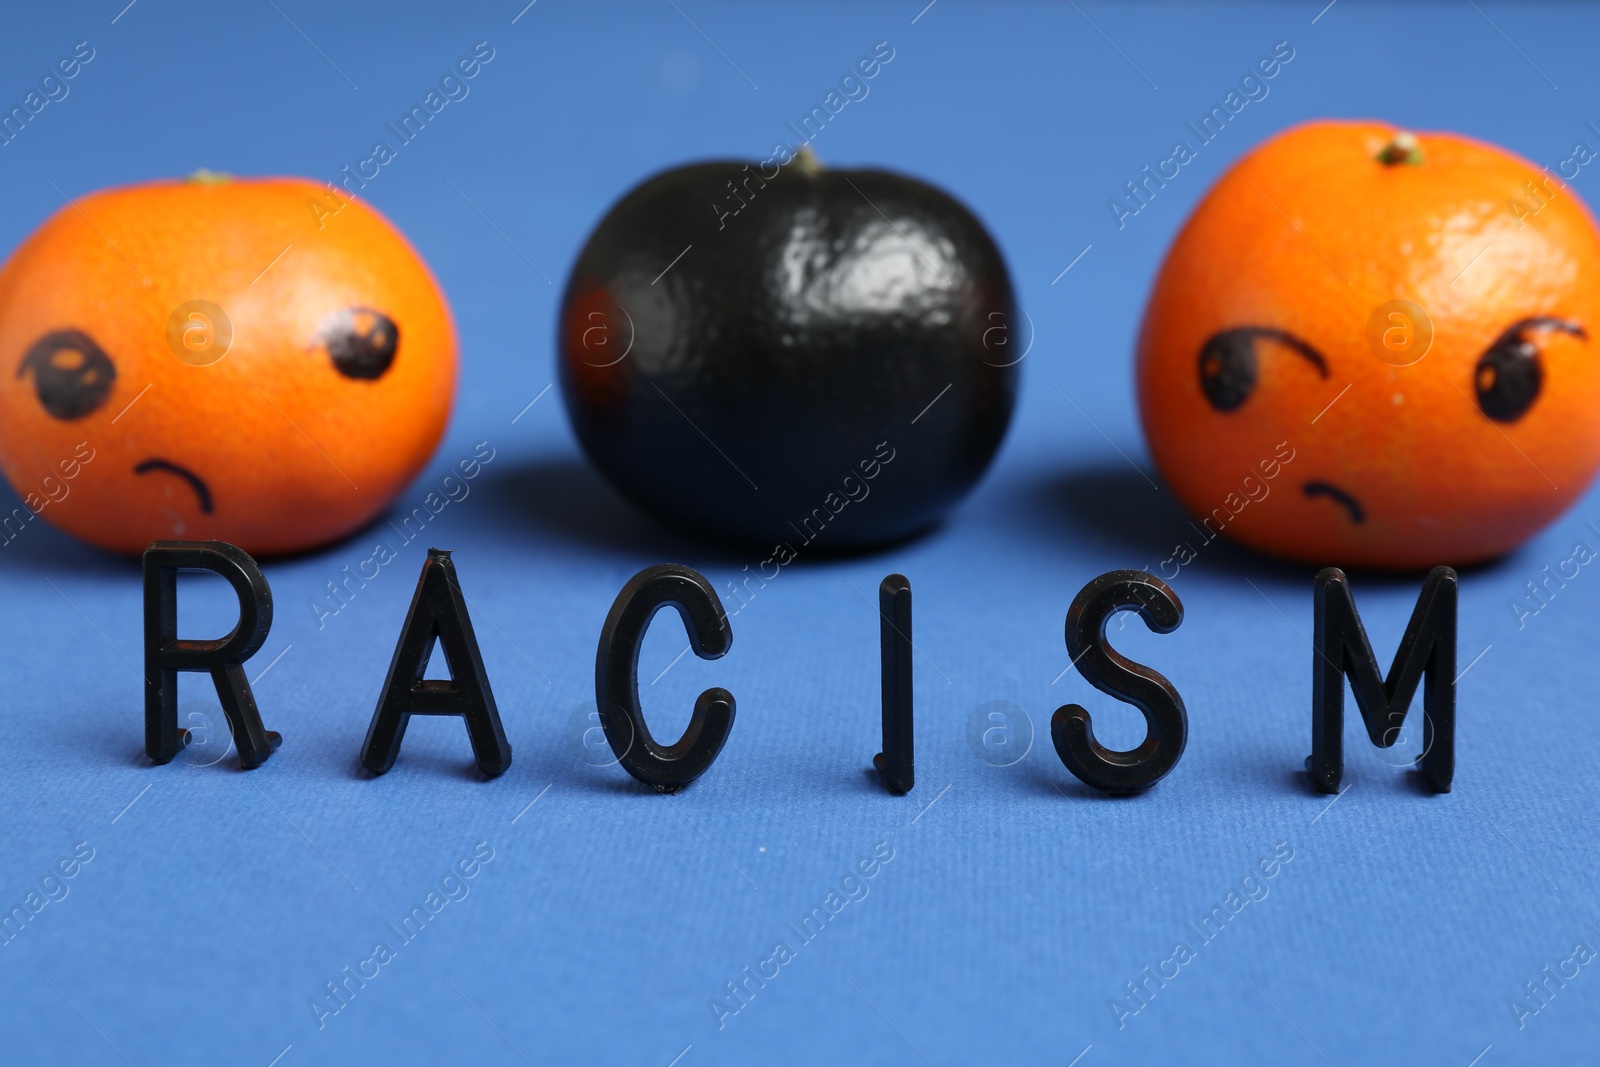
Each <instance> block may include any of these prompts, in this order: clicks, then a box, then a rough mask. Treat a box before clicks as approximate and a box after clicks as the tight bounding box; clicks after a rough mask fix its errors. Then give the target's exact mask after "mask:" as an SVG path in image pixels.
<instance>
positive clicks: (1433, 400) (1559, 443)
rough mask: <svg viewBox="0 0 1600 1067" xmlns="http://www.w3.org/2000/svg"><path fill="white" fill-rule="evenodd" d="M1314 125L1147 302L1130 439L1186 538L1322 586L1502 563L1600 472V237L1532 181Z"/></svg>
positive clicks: (1477, 152) (1510, 162)
mask: <svg viewBox="0 0 1600 1067" xmlns="http://www.w3.org/2000/svg"><path fill="white" fill-rule="evenodd" d="M1394 138H1395V131H1394V130H1392V129H1391V128H1387V127H1379V126H1367V125H1355V124H1333V123H1325V124H1317V125H1313V126H1308V127H1302V128H1300V129H1297V130H1293V131H1290V132H1289V133H1287V134H1284V135H1282V136H1280V137H1278V138H1276V139H1275V140H1273V141H1270V142H1268V143H1267V144H1265V145H1263V146H1261V147H1260V148H1258V149H1257V150H1256V151H1255V152H1253V153H1252V154H1251V155H1249V156H1247V157H1246V158H1245V159H1244V160H1243V161H1241V163H1240V164H1239V165H1238V166H1237V167H1236V169H1235V170H1234V172H1232V173H1230V174H1229V175H1227V176H1225V177H1224V178H1223V179H1222V180H1221V181H1220V182H1219V183H1218V185H1217V187H1216V188H1214V189H1213V190H1212V191H1211V193H1209V194H1208V195H1207V197H1206V199H1205V200H1204V201H1203V202H1202V204H1201V205H1200V207H1199V208H1197V209H1196V212H1195V214H1194V216H1193V217H1191V219H1190V221H1189V222H1188V223H1187V224H1186V226H1185V229H1184V231H1183V232H1182V233H1181V234H1180V236H1179V238H1178V240H1177V242H1176V243H1175V244H1174V246H1173V249H1172V251H1171V252H1170V253H1169V256H1168V259H1167V262H1166V263H1165V264H1164V265H1163V268H1162V272H1161V274H1160V276H1159V277H1158V279H1157V282H1156V287H1155V290H1154V292H1153V294H1152V296H1151V300H1150V305H1149V307H1148V309H1147V311H1146V317H1145V322H1144V327H1143V331H1142V334H1141V339H1140V349H1139V360H1138V381H1139V397H1140V408H1141V416H1142V419H1143V423H1144V426H1145V431H1146V435H1147V437H1148V439H1149V442H1150V446H1151V451H1152V452H1153V454H1154V456H1155V459H1156V462H1157V465H1158V466H1159V467H1160V469H1161V472H1162V474H1163V476H1164V477H1165V478H1166V480H1167V482H1168V484H1169V485H1170V486H1171V488H1172V489H1173V491H1174V493H1176V494H1177V496H1178V497H1179V499H1180V500H1181V501H1182V502H1183V504H1184V505H1185V506H1186V507H1187V508H1188V509H1189V510H1190V511H1191V512H1192V513H1193V515H1194V517H1195V520H1196V527H1197V528H1198V530H1199V533H1198V534H1197V535H1196V536H1195V537H1194V538H1190V540H1191V542H1198V541H1200V540H1202V536H1201V535H1203V537H1204V538H1205V539H1209V538H1210V537H1212V536H1215V535H1218V534H1226V535H1227V536H1230V537H1232V538H1234V539H1236V540H1239V541H1242V542H1244V543H1246V544H1249V545H1251V546H1252V547H1255V548H1258V549H1261V550H1263V551H1266V552H1269V553H1271V554H1274V555H1279V556H1284V557H1288V558H1293V559H1300V560H1305V561H1308V562H1312V563H1316V564H1319V565H1328V564H1334V565H1346V566H1349V565H1356V566H1373V567H1385V568H1419V567H1426V566H1431V565H1434V564H1438V563H1450V564H1465V563H1472V562H1477V561H1481V560H1486V559H1491V558H1494V557H1496V556H1499V555H1501V554H1503V553H1505V552H1506V551H1508V550H1510V549H1511V548H1513V547H1515V546H1516V545H1518V544H1520V543H1521V542H1522V541H1523V540H1525V539H1526V538H1527V537H1529V536H1531V535H1532V534H1533V533H1535V532H1537V531H1538V530H1539V529H1540V528H1542V527H1543V526H1544V525H1546V524H1547V523H1549V522H1550V521H1551V520H1553V519H1554V518H1555V517H1556V516H1557V515H1559V514H1560V513H1561V512H1562V511H1563V510H1565V509H1566V507H1567V506H1568V505H1569V504H1570V503H1571V502H1572V501H1573V500H1574V499H1575V498H1576V497H1577V496H1578V495H1579V494H1580V493H1581V492H1582V491H1583V490H1584V488H1585V487H1587V485H1588V484H1589V482H1590V480H1591V479H1592V478H1593V476H1594V473H1595V470H1596V468H1597V467H1600V419H1597V418H1596V417H1595V412H1597V411H1600V343H1591V334H1592V331H1593V330H1594V329H1596V328H1597V327H1600V289H1597V285H1600V281H1597V275H1596V273H1595V272H1596V269H1597V268H1600V235H1597V234H1596V232H1595V228H1594V224H1593V221H1592V220H1591V219H1590V217H1589V215H1588V213H1587V211H1586V210H1585V209H1584V208H1583V207H1582V205H1581V204H1579V203H1578V202H1577V201H1576V200H1575V198H1574V197H1573V194H1572V193H1571V192H1570V190H1561V191H1559V192H1549V191H1547V193H1546V196H1545V197H1544V198H1543V201H1542V202H1543V207H1542V209H1540V210H1539V211H1537V212H1536V213H1534V214H1533V215H1532V217H1519V216H1518V215H1517V214H1516V213H1515V212H1514V211H1512V210H1509V209H1508V207H1507V200H1508V198H1509V197H1513V196H1515V195H1516V194H1519V193H1520V194H1521V195H1524V196H1526V195H1528V193H1527V191H1526V186H1525V184H1524V183H1526V182H1529V181H1533V180H1534V179H1535V178H1540V179H1542V177H1543V176H1542V174H1541V173H1540V172H1539V171H1538V170H1537V169H1536V168H1532V167H1530V166H1529V165H1528V164H1526V163H1524V162H1523V161H1521V160H1517V159H1515V158H1514V157H1511V156H1509V155H1508V154H1506V153H1504V152H1501V151H1499V150H1497V149H1493V148H1490V147H1488V146H1484V145H1480V144H1477V143H1474V142H1470V141H1466V140H1464V139H1460V138H1454V137H1451V136H1449V135H1424V136H1422V137H1420V138H1418V141H1419V142H1420V154H1421V161H1420V162H1416V163H1406V164H1401V165H1398V166H1396V165H1393V164H1385V163H1383V162H1382V161H1381V160H1380V159H1379V158H1378V157H1379V156H1380V155H1381V153H1382V152H1383V151H1384V148H1385V145H1386V144H1387V143H1389V142H1392V141H1393V140H1394Z"/></svg>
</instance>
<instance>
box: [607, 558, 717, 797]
mask: <svg viewBox="0 0 1600 1067" xmlns="http://www.w3.org/2000/svg"><path fill="white" fill-rule="evenodd" d="M669 604H670V605H671V606H672V607H674V608H676V609H677V611H678V615H679V616H680V617H681V618H682V619H683V628H684V629H685V630H686V631H688V634H689V647H690V648H692V649H694V654H695V655H697V656H699V657H700V658H701V659H720V658H722V657H723V656H725V655H727V652H728V649H729V648H731V647H733V628H732V627H731V626H729V625H728V614H727V612H726V611H724V610H723V608H722V601H721V600H719V599H717V594H716V590H714V589H712V588H711V583H710V582H708V581H706V580H705V577H704V576H703V575H701V574H700V572H699V571H696V570H694V569H693V568H691V567H683V566H679V565H678V564H676V563H662V564H659V565H657V566H654V567H646V568H645V569H644V570H642V571H640V572H639V573H638V574H635V575H634V576H633V577H632V578H631V579H629V580H628V584H627V585H625V586H623V587H622V591H621V592H620V593H618V594H617V599H616V600H615V601H614V602H613V603H612V605H611V611H610V612H609V613H608V614H607V615H606V622H605V626H604V627H602V628H601V630H600V643H599V645H598V647H597V648H596V649H595V659H594V701H595V707H596V708H597V709H598V710H599V712H600V725H601V727H602V728H603V729H604V730H605V733H606V741H607V743H608V744H610V745H611V751H612V752H613V753H615V754H616V757H617V762H618V763H620V764H622V768H623V770H625V771H627V772H628V773H629V774H631V775H633V776H634V777H635V778H637V779H638V780H639V781H641V782H643V783H644V784H646V785H648V786H651V787H652V788H654V789H655V790H656V791H658V792H661V793H676V792H677V791H678V790H679V789H682V788H683V787H684V786H686V785H688V784H689V783H690V782H692V781H694V780H695V779H696V778H698V777H700V776H701V775H702V774H704V773H705V772H706V771H707V770H709V769H710V768H711V764H712V763H714V762H716V759H717V756H718V755H719V754H720V753H721V752H722V746H723V745H725V744H726V743H727V741H728V734H729V732H730V731H732V729H733V720H734V715H735V714H736V712H737V706H736V704H735V702H734V699H733V694H732V693H730V692H728V691H727V690H726V689H722V688H720V687H713V688H711V689H707V690H706V691H705V692H703V693H701V694H700V696H699V698H698V699H696V700H695V702H694V712H693V714H692V715H690V717H689V725H688V726H687V727H686V728H685V729H684V731H683V736H682V737H680V738H679V739H678V740H677V741H676V742H674V743H673V744H670V745H663V744H661V743H660V742H659V741H657V740H656V739H655V737H654V735H652V734H651V733H650V727H649V725H648V724H647V723H646V722H645V721H644V709H643V708H642V707H641V706H640V704H639V650H640V648H641V647H642V646H643V644H644V635H645V631H646V630H648V629H649V628H650V620H651V619H653V618H655V616H656V612H658V611H660V610H661V609H662V608H664V607H666V606H668V605H669Z"/></svg>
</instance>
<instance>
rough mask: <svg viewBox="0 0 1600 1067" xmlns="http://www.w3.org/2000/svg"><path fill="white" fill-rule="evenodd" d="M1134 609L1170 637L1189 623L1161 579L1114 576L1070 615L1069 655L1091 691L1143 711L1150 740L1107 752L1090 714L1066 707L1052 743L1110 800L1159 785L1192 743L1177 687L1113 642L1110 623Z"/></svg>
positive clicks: (1091, 588)
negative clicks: (1108, 633) (1122, 652)
mask: <svg viewBox="0 0 1600 1067" xmlns="http://www.w3.org/2000/svg"><path fill="white" fill-rule="evenodd" d="M1129 608H1132V609H1134V610H1136V611H1138V613H1139V617H1140V618H1141V619H1143V620H1144V624H1145V625H1146V626H1148V627H1149V628H1150V629H1151V630H1153V631H1155V632H1156V633H1158V634H1169V633H1171V632H1172V631H1174V630H1176V629H1177V628H1178V626H1179V625H1180V624H1181V623H1182V622H1183V604H1182V603H1180V602H1179V600H1178V597H1177V594H1176V593H1174V592H1173V591H1172V590H1171V589H1170V588H1169V587H1168V586H1167V584H1166V583H1165V582H1163V581H1162V580H1161V579H1160V578H1157V577H1156V576H1155V575H1153V574H1149V573H1147V572H1145V571H1134V570H1117V571H1108V572H1106V573H1105V574H1102V575H1101V576H1100V577H1098V578H1096V579H1094V580H1093V581H1092V582H1090V583H1089V584H1088V585H1086V586H1084V587H1083V589H1082V590H1081V591H1079V593H1078V595H1077V596H1076V597H1074V598H1073V601H1072V606H1071V607H1070V608H1068V609H1067V627H1066V638H1067V655H1068V657H1069V658H1070V659H1071V660H1072V662H1074V663H1076V664H1077V665H1078V672H1079V673H1080V674H1082V675H1083V676H1084V678H1085V679H1087V680H1088V682H1089V684H1090V685H1092V686H1094V687H1095V688H1096V689H1098V690H1100V691H1101V692H1102V693H1106V694H1108V695H1110V696H1113V697H1116V698H1117V699H1118V700H1121V701H1124V702H1126V703H1129V704H1132V705H1133V706H1134V707H1136V708H1138V709H1139V713H1140V714H1141V715H1143V716H1144V721H1145V727H1146V731H1147V732H1146V735H1145V739H1144V741H1143V742H1142V743H1141V744H1140V745H1139V747H1137V748H1135V749H1132V750H1130V751H1127V752H1113V751H1111V750H1109V749H1107V748H1104V747H1102V746H1101V744H1100V743H1099V742H1098V741H1096V740H1095V737H1094V728H1093V726H1092V725H1091V723H1090V720H1089V713H1088V712H1087V711H1086V710H1084V709H1083V707H1082V706H1080V705H1078V704H1065V705H1063V706H1062V707H1061V708H1059V709H1058V710H1057V711H1056V713H1055V715H1054V716H1053V717H1052V718H1051V720H1050V739H1051V740H1052V741H1053V742H1054V743H1055V747H1056V755H1058V756H1060V757H1061V762H1062V763H1064V764H1066V767H1067V770H1069V771H1071V772H1072V773H1073V774H1075V775H1077V777H1078V778H1079V779H1081V780H1082V781H1084V782H1085V783H1087V784H1089V785H1092V786H1094V787H1095V788H1096V789H1100V790H1104V791H1105V792H1107V793H1135V792H1138V791H1139V790H1141V789H1148V788H1150V787H1151V786H1152V785H1155V784H1156V783H1157V782H1159V781H1160V780H1161V779H1162V778H1164V777H1166V775H1167V774H1168V773H1169V772H1170V771H1171V770H1172V768H1174V767H1176V766H1177V765H1178V760H1180V759H1182V758H1183V750H1184V747H1185V745H1186V744H1187V743H1188V740H1189V716H1188V713H1187V712H1186V711H1185V710H1184V706H1183V697H1181V696H1179V695H1178V691H1177V689H1175V688H1173V685H1172V683H1171V682H1169V681H1167V679H1166V678H1165V677H1163V676H1162V675H1160V674H1158V673H1156V672H1155V671H1153V670H1151V669H1150V668H1149V667H1146V666H1144V665H1143V664H1141V663H1135V662H1133V661H1132V660H1130V659H1128V658H1126V657H1125V656H1122V655H1120V654H1119V653H1117V652H1116V650H1114V649H1113V648H1111V646H1110V645H1109V644H1108V643H1107V641H1106V623H1108V622H1109V621H1110V620H1111V616H1113V615H1115V614H1116V613H1117V612H1118V611H1122V610H1125V609H1129Z"/></svg>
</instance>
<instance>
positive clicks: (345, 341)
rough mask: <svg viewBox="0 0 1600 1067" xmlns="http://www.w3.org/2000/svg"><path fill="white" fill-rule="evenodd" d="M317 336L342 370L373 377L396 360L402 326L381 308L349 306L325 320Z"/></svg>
mask: <svg viewBox="0 0 1600 1067" xmlns="http://www.w3.org/2000/svg"><path fill="white" fill-rule="evenodd" d="M316 339H317V343H318V344H320V345H321V346H322V347H324V348H326V349H327V350H328V358H329V359H331V360H333V367H334V369H335V370H337V371H338V372H339V373H340V374H342V375H344V376H345V377H346V378H359V379H363V380H366V381H371V380H373V379H375V378H381V377H383V375H384V373H385V372H386V371H388V369H389V365H390V364H392V363H393V362H394V352H395V348H396V347H397V346H398V345H399V344H400V328H399V327H398V326H396V325H395V324H394V320H393V319H391V318H390V317H389V316H387V315H385V314H384V313H383V312H381V311H374V310H373V309H372V308H365V307H355V308H345V309H344V310H343V311H335V312H334V313H333V314H331V315H329V316H328V317H327V318H325V319H323V320H322V325H321V326H319V327H317V338H316Z"/></svg>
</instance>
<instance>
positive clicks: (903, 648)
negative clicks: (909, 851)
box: [872, 574, 917, 793]
mask: <svg viewBox="0 0 1600 1067" xmlns="http://www.w3.org/2000/svg"><path fill="white" fill-rule="evenodd" d="M914 651H915V649H914V646H913V645H912V644H911V582H910V581H909V580H908V579H907V578H906V576H905V575H903V574H891V575H889V576H888V577H887V578H885V579H884V580H883V581H882V582H880V583H879V585H878V655H879V659H880V661H881V664H880V672H881V674H882V689H883V751H882V752H880V753H878V754H877V755H876V756H874V757H873V758H872V765H873V766H874V767H876V768H878V774H879V775H881V776H882V778H883V787H884V788H885V789H887V790H888V791H889V792H891V793H909V792H911V789H912V787H913V786H915V785H916V782H917V774H916V767H917V745H916V731H915V729H914V726H913V722H914V720H913V716H912V712H913V706H912V699H911V693H912V690H911V681H912V678H911V656H912V653H913V652H914Z"/></svg>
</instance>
